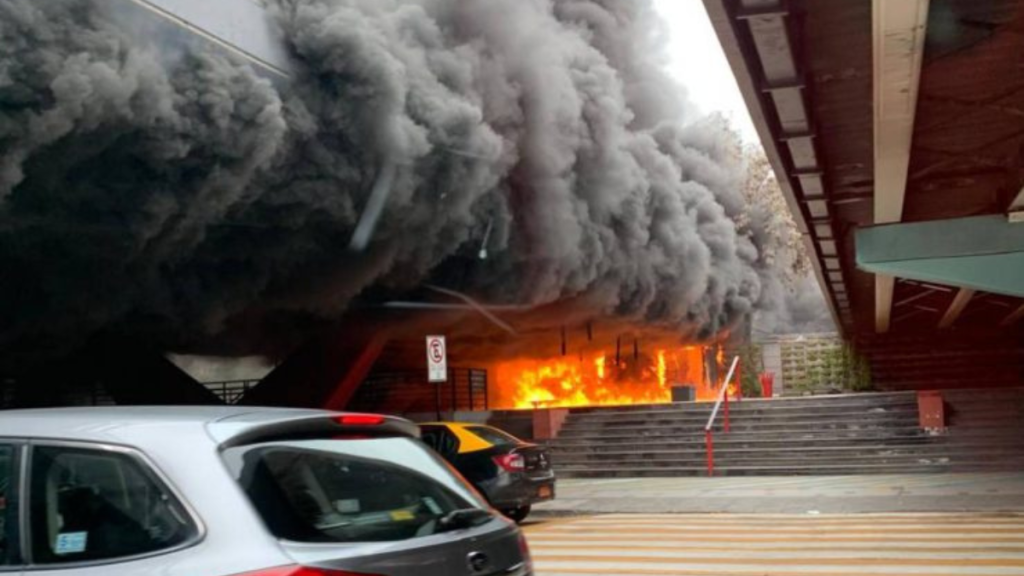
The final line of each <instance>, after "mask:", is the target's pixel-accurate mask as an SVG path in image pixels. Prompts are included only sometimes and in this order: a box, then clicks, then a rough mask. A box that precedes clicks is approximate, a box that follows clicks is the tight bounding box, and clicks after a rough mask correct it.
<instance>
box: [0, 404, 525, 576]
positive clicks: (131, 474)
mask: <svg viewBox="0 0 1024 576" xmlns="http://www.w3.org/2000/svg"><path fill="white" fill-rule="evenodd" d="M22 571H24V572H25V573H27V574H32V576H140V575H147V574H153V575H159V576H199V575H202V576H228V575H231V576H361V575H380V576H405V575H412V574H415V575H416V576H448V575H459V576H489V575H498V574H501V575H505V576H527V575H529V574H531V573H532V572H531V566H530V557H529V551H528V550H527V548H526V542H525V540H524V539H523V536H522V534H521V532H520V531H519V529H518V528H517V527H516V526H515V525H514V524H513V523H511V522H510V521H508V520H505V519H503V518H501V517H500V515H498V514H496V513H494V511H493V510H491V509H490V508H489V507H488V506H487V504H486V503H485V502H484V501H483V499H482V498H481V497H480V495H479V494H477V493H476V492H475V491H474V490H473V489H472V488H470V487H468V486H467V485H466V484H465V482H464V481H463V480H461V479H460V478H457V477H456V476H455V475H454V474H453V473H452V472H451V470H450V469H449V468H448V466H447V464H445V463H444V461H443V460H441V459H440V458H439V457H438V456H436V455H435V454H434V453H433V452H432V451H430V450H429V449H427V448H426V447H425V446H424V445H422V444H421V442H420V441H419V439H418V429H417V428H416V426H415V425H413V424H411V423H409V422H407V421H405V420H401V419H397V418H389V417H384V416H377V415H370V414H346V413H334V412H323V411H317V410H285V409H269V408H267V409H261V408H238V407H182V408H148V407H147V408H129V407H119V408H74V409H51V410H16V411H9V412H0V573H3V574H5V575H6V574H7V573H14V574H20V573H22Z"/></svg>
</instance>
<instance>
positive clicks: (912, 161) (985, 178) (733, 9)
mask: <svg viewBox="0 0 1024 576" xmlns="http://www.w3.org/2000/svg"><path fill="white" fill-rule="evenodd" d="M704 3H705V6H706V7H707V9H708V12H709V14H710V15H711V17H712V22H713V24H714V27H715V30H716V33H717V34H718V37H719V40H720V41H721V43H722V45H723V47H724V48H725V51H726V54H727V56H728V57H729V62H730V65H731V67H732V68H733V71H734V73H735V74H736V76H737V82H738V84H739V86H740V89H741V92H743V95H744V98H745V99H746V102H747V104H748V107H749V108H750V109H751V113H752V117H753V119H754V123H755V126H756V127H757V128H758V132H759V135H760V136H761V140H762V144H763V145H764V147H765V149H766V151H767V152H768V155H769V158H770V159H772V164H773V167H774V168H775V170H776V173H777V174H778V175H779V179H780V181H782V183H783V190H784V192H785V193H786V194H787V201H788V202H789V205H790V208H791V210H793V212H794V215H795V216H796V217H797V220H798V222H799V224H800V225H801V233H802V234H803V235H804V239H805V241H806V242H807V244H808V246H809V247H810V248H811V249H812V252H811V253H812V255H813V256H814V259H815V263H816V267H815V272H816V273H817V276H818V279H819V282H820V283H821V285H822V288H823V290H824V291H825V294H826V297H827V299H828V300H829V302H830V304H831V306H832V309H833V314H834V315H835V317H836V318H837V319H838V320H839V321H840V326H841V328H842V330H843V332H844V333H845V334H846V335H847V336H849V337H852V338H854V339H856V340H858V341H861V342H875V341H877V342H878V343H882V342H885V343H892V342H895V341H900V339H907V338H910V339H918V340H920V341H928V339H929V338H931V337H932V336H935V335H937V334H938V331H939V330H942V329H943V327H945V328H952V329H953V330H952V331H950V330H946V332H950V333H953V332H955V333H966V332H970V333H972V334H983V335H987V336H986V337H991V338H999V337H1005V335H1006V334H1007V332H1006V331H1007V330H1011V332H1009V333H1010V334H1018V333H1020V334H1021V335H1022V336H1024V330H1018V328H1024V322H1021V319H1022V318H1024V312H1020V309H1021V308H1022V307H1024V302H1022V300H1021V299H1020V298H1019V297H1017V296H1013V295H1010V294H1017V293H1018V292H1017V290H1016V287H1015V286H1013V285H1011V286H1010V287H1009V288H1010V289H1009V290H1007V289H1005V287H1004V288H1001V290H1002V291H1001V292H998V293H996V292H988V291H985V289H984V288H983V287H982V286H988V287H991V286H992V285H993V284H992V283H991V282H988V281H986V282H980V283H967V282H961V283H959V284H947V285H942V284H941V281H942V280H945V281H948V282H954V280H953V279H952V278H946V277H943V278H937V277H933V276H928V278H930V280H929V281H927V282H925V281H923V280H921V279H919V277H917V276H906V275H904V276H899V275H898V274H907V272H906V271H898V270H897V269H896V267H894V266H886V265H881V264H877V265H874V267H870V266H864V267H858V266H857V262H858V252H857V248H858V247H857V230H859V229H861V228H866V227H871V226H876V225H880V224H898V223H905V224H914V223H918V222H927V221H932V220H953V219H961V218H969V217H974V216H999V217H1000V218H1001V219H1002V222H1003V223H1006V224H1008V223H1011V222H1016V221H1020V220H1024V213H1022V212H1024V210H1022V208H1021V207H1022V206H1024V195H1022V192H1024V190H1022V188H1024V65H1022V64H1021V63H1022V62H1024V60H1022V59H1021V57H1020V55H1021V54H1024V0H986V2H977V1H975V0H930V1H924V0H872V1H871V2H868V1H867V0H829V1H828V2H819V1H816V0H788V1H786V2H782V1H780V0H704ZM762 20H772V21H773V22H774V24H770V23H769V22H767V21H764V22H762ZM780 22H781V23H784V25H783V24H780ZM781 30H785V34H783V33H782V32H780V31H781ZM769 33H770V34H774V38H775V39H776V40H775V41H773V42H765V41H764V39H763V38H762V39H759V35H761V36H764V35H766V34H769ZM783 36H784V37H785V38H786V40H785V42H784V45H785V46H786V48H785V49H784V50H778V49H775V50H766V49H764V48H763V47H762V45H764V46H768V47H777V46H778V45H779V44H780V43H782V41H781V40H780V39H781V38H782V37H783ZM788 55H792V57H793V59H794V63H793V64H792V65H791V66H789V65H787V68H788V69H789V70H793V71H795V76H796V77H795V79H794V80H792V81H790V82H776V81H773V80H772V77H771V75H772V74H773V71H778V70H782V69H783V68H782V67H781V66H780V65H779V64H778V63H777V62H774V61H773V59H779V58H781V59H785V58H786V57H788ZM797 93H798V94H799V95H800V100H799V102H800V103H801V104H802V105H803V107H804V108H803V114H804V115H805V116H806V118H808V120H809V122H808V127H807V130H806V132H802V133H801V132H794V131H793V130H792V129H791V128H792V126H791V125H790V123H789V122H787V121H786V120H787V118H790V117H792V112H791V110H792V106H793V102H797V100H796V98H795V96H794V94H797ZM776 94H782V95H785V98H786V99H787V100H786V101H780V99H779V98H776V97H775V95H776ZM799 105H800V104H797V106H799ZM798 116H799V115H798ZM808 158H813V160H814V162H815V166H814V167H813V168H809V167H807V165H806V164H802V163H804V162H806V159H808ZM994 221H996V220H993V222H994ZM1017 225H1019V226H1024V224H1017ZM984 233H988V232H987V231H986V232H984ZM1010 258H1012V257H1010ZM911 267H913V265H911ZM960 268H962V267H960ZM960 272H963V273H966V270H960ZM921 278H923V276H921ZM957 282H959V281H957ZM996 282H1001V283H1003V284H1005V283H1007V282H1013V280H1010V279H1006V278H1004V279H998V278H997V279H996ZM972 286H977V287H972ZM886 330H888V331H889V333H888V334H887V333H886ZM1000 334H1002V335H1003V336H1000ZM887 345H888V344H887ZM869 347H870V346H869Z"/></svg>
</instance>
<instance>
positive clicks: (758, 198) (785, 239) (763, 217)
mask: <svg viewBox="0 0 1024 576" xmlns="http://www.w3.org/2000/svg"><path fill="white" fill-rule="evenodd" d="M742 155H743V164H744V168H745V178H744V181H743V188H742V191H743V197H744V200H745V203H746V212H745V213H744V214H743V215H742V217H741V218H740V221H739V225H740V228H741V230H745V231H747V232H748V233H750V234H753V235H762V236H763V237H762V238H760V240H761V241H760V245H761V248H762V258H763V260H764V264H765V265H766V266H769V267H774V268H776V269H777V270H778V271H779V273H780V275H781V277H782V279H783V282H784V283H785V284H786V285H788V286H790V287H792V286H794V285H795V284H796V283H797V282H798V281H799V280H800V279H801V278H803V277H804V276H806V275H807V274H808V273H809V272H810V270H811V260H810V257H809V256H808V254H807V250H806V248H805V247H804V243H803V239H802V238H801V235H800V229H799V228H797V225H796V221H795V220H794V219H793V215H792V214H791V213H790V211H789V206H788V205H787V204H786V198H785V196H783V194H782V187H781V186H779V181H778V180H777V179H776V177H775V172H774V171H773V170H772V166H771V163H769V162H768V157H767V156H765V153H764V150H763V149H762V148H761V147H760V146H759V145H752V144H748V145H746V146H745V147H744V148H743V150H742Z"/></svg>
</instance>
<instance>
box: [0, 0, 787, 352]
mask: <svg viewBox="0 0 1024 576" xmlns="http://www.w3.org/2000/svg"><path fill="white" fill-rule="evenodd" d="M265 3H266V4H267V8H268V10H269V12H270V13H271V14H272V16H273V18H274V19H275V21H276V22H277V23H278V24H279V27H280V30H281V33H282V35H283V38H284V41H285V42H286V44H287V46H288V49H289V51H290V53H291V54H292V55H293V57H294V59H295V62H296V68H295V69H296V70H297V74H296V75H295V77H293V78H292V79H291V81H290V82H288V83H287V84H280V85H275V84H273V83H271V82H269V81H268V80H265V79H263V78H261V77H260V76H258V75H257V74H256V73H255V72H254V71H253V70H252V69H250V68H249V67H248V66H247V65H245V64H242V63H239V62H236V61H233V60H232V59H230V58H229V57H227V56H225V55H223V54H220V53H218V52H216V51H215V50H214V49H210V51H203V50H193V51H186V52H185V53H181V54H175V55H168V54H166V53H165V52H164V51H161V50H160V47H158V46H154V45H150V44H148V43H144V42H140V41H139V40H138V39H137V38H138V36H137V35H132V34H130V33H129V31H128V30H126V27H125V25H124V24H123V22H119V19H118V14H116V11H117V10H118V5H119V3H118V2H113V1H104V2H93V1H88V0H46V1H38V0H4V1H3V2H0V47H2V50H0V271H2V275H3V278H2V281H0V346H5V345H8V344H10V343H12V342H16V341H33V342H43V343H46V344H47V345H53V346H58V347H59V346H61V345H67V344H71V343H74V340H76V339H78V338H85V337H87V336H88V335H90V334H92V333H94V332H96V331H99V330H111V329H112V330H116V331H119V332H121V333H127V334H130V335H138V336H139V337H145V338H150V339H153V340H155V341H157V342H160V343H161V344H162V345H164V346H166V347H168V348H197V347H198V348H201V347H202V346H203V345H204V344H203V343H205V342H212V341H215V340H217V339H225V338H229V337H230V338H231V339H233V341H234V342H236V344H237V345H236V346H235V348H234V349H233V350H234V351H236V352H259V351H260V349H261V347H265V346H266V345H267V342H273V341H274V340H275V339H283V338H286V337H288V336H290V335H292V333H294V332H295V331H301V326H302V325H303V324H304V323H307V322H311V321H316V320H324V319H327V320H329V319H334V318H338V317H339V316H340V315H341V314H342V313H343V312H344V311H345V310H346V308H347V307H349V306H351V305H352V304H353V302H354V301H358V302H373V301H374V300H375V299H377V298H378V297H379V296H381V295H383V294H385V293H386V294H389V295H394V294H403V293H405V292H407V291H408V290H411V289H413V288H414V287H416V286H417V285H419V284H421V283H423V282H424V281H430V282H433V283H435V284H441V285H444V286H446V287H449V288H454V289H457V290H461V291H464V292H467V293H470V294H472V295H473V296H475V297H476V298H478V299H480V300H483V301H488V302H493V303H516V304H531V305H539V304H549V303H552V302H556V301H560V300H565V299H574V300H576V301H580V300H585V301H586V302H588V303H589V304H590V305H591V306H592V307H593V313H594V315H595V316H600V315H615V316H618V317H623V318H627V319H631V320H638V321H644V322H649V323H652V324H657V325H660V326H662V327H666V326H668V327H672V326H676V327H679V328H680V329H681V330H684V331H685V332H686V333H690V334H700V335H703V336H708V335H711V334H714V333H716V332H717V331H719V330H720V329H722V328H725V327H728V326H729V325H731V324H732V323H734V322H736V321H737V320H739V319H741V318H743V317H744V316H746V315H748V314H749V313H751V312H752V311H753V310H754V309H755V308H756V307H758V306H759V305H760V303H762V302H764V301H765V300H766V294H765V289H764V288H763V287H764V286H767V285H769V284H770V282H768V280H769V279H770V278H769V277H770V275H771V272H770V271H769V270H768V269H767V266H766V265H765V263H764V262H763V258H762V256H761V253H760V251H759V248H758V246H757V245H756V243H755V239H757V238H758V237H759V236H758V234H757V230H758V225H757V223H756V222H754V223H751V224H749V225H747V226H746V227H745V230H746V231H745V232H742V233H740V232H738V231H737V225H736V224H735V219H736V218H737V217H738V215H739V214H740V212H741V211H742V210H743V200H742V195H741V194H740V190H739V188H740V183H741V181H742V173H741V172H742V168H741V165H740V159H739V155H738V154H737V152H736V151H737V149H738V146H737V143H736V137H735V135H733V134H732V132H731V131H730V130H728V127H727V126H725V125H724V124H723V123H722V122H721V121H718V120H716V119H714V118H711V119H703V120H702V119H700V118H697V117H695V116H694V115H693V114H692V112H690V109H689V107H688V105H687V103H686V101H685V97H684V96H683V94H684V93H683V91H682V90H681V89H680V88H679V87H678V86H676V85H674V84H673V82H672V81H670V80H669V79H668V78H667V76H666V75H665V74H664V72H663V71H662V66H661V64H662V62H661V60H660V58H661V54H662V53H661V50H660V46H661V40H662V37H663V31H662V26H661V24H660V22H658V20H657V18H656V17H655V15H654V13H653V9H652V7H651V6H650V2H649V1H648V0H643V1H639V0H638V1H630V2H624V1H622V0H557V1H552V0H488V1H486V2H481V1H462V0H267V2H265ZM390 167H393V168H394V170H395V172H394V175H395V178H394V182H393V186H392V188H391V194H390V196H389V198H388V201H387V203H386V205H385V208H384V211H383V214H382V217H381V219H380V222H379V225H378V226H377V227H376V229H375V230H374V234H373V236H372V240H371V242H370V244H369V246H368V248H367V249H366V250H365V251H364V252H360V253H354V252H351V251H349V250H348V245H349V242H350V240H351V237H352V234H353V231H354V228H355V225H356V223H357V221H358V219H359V216H360V214H361V212H362V211H363V209H364V207H365V205H366V202H367V199H368V196H369V194H370V191H371V190H372V188H373V183H374V181H375V180H376V178H377V176H378V175H379V174H380V173H381V172H382V171H385V170H388V169H390ZM481 248H486V250H487V253H488V258H487V259H486V260H480V259H478V258H477V254H478V252H479V251H480V250H481ZM552 322H553V323H554V324H557V322H558V319H557V318H553V319H552ZM240 334H244V335H245V338H244V339H239V336H240Z"/></svg>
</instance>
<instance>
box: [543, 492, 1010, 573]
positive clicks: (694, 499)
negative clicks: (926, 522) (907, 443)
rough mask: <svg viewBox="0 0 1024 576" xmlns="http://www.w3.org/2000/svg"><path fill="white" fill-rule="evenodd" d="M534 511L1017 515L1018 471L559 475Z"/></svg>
mask: <svg viewBox="0 0 1024 576" xmlns="http://www.w3.org/2000/svg"><path fill="white" fill-rule="evenodd" d="M535 510H536V513H537V514H538V515H543V514H568V515H580V514H613V513H637V514H644V513H656V512H679V513H688V512H702V513H703V512H732V513H739V514H747V513H749V514H758V513H777V514H801V513H804V512H807V511H811V510H816V511H819V512H822V513H837V514H846V513H857V512H877V513H881V512H972V513H977V512H988V513H996V512H1024V473H1022V472H1006V473H986V474H873V475H865V476H777V477H770V476H762V477H722V478H701V477H681V478H609V479H593V480H585V479H562V480H559V481H558V498H557V499H555V500H554V501H552V502H548V503H545V504H541V505H539V506H536V507H535ZM1022 574H1024V572H1022Z"/></svg>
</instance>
